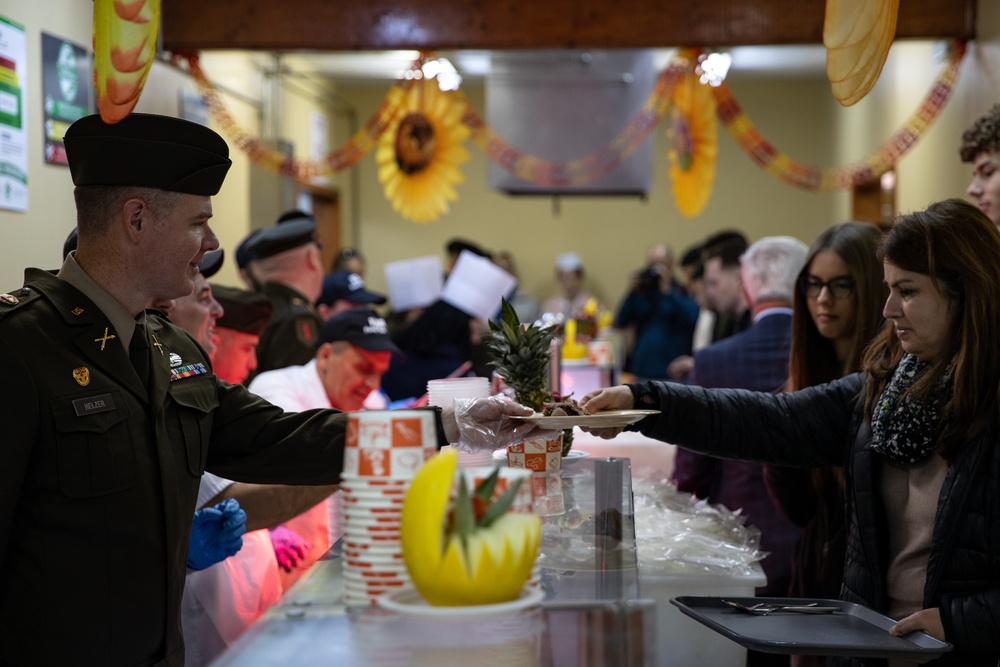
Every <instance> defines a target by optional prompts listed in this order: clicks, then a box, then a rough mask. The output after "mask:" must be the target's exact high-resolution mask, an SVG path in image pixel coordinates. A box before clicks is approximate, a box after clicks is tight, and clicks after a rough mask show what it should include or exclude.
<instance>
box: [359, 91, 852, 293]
mask: <svg viewBox="0 0 1000 667" xmlns="http://www.w3.org/2000/svg"><path fill="white" fill-rule="evenodd" d="M732 85H733V90H734V91H735V94H736V95H737V96H738V98H739V99H740V100H741V102H742V103H743V105H744V107H745V109H746V110H747V112H748V113H749V114H751V115H752V116H754V117H759V118H760V125H761V129H762V131H764V132H765V133H766V134H767V135H769V136H770V137H771V138H772V139H773V140H774V141H775V142H777V143H778V144H779V145H782V146H788V147H790V148H789V150H793V149H794V147H800V148H798V149H797V150H798V152H799V153H800V155H801V157H802V158H803V159H806V160H809V161H813V162H817V163H820V164H822V163H826V162H829V161H830V159H831V158H832V155H833V141H832V138H831V137H830V136H829V134H828V133H824V132H820V131H817V130H816V129H813V128H821V127H823V126H825V124H826V122H827V115H828V105H826V104H825V103H824V88H823V87H824V85H825V84H824V82H823V81H820V80H816V79H813V80H787V81H767V80H760V81H742V82H740V81H733V83H732ZM464 90H465V94H466V95H467V96H468V97H469V99H470V101H471V102H472V104H473V105H474V106H475V107H476V108H478V109H482V108H483V90H482V86H481V85H468V86H464ZM340 91H341V93H342V94H343V95H344V96H345V97H347V98H348V99H351V100H354V101H355V102H356V104H357V106H358V109H359V111H360V112H361V116H362V118H365V117H367V116H368V115H369V114H370V113H371V112H372V110H374V109H375V107H376V105H377V103H378V101H379V100H380V99H381V97H382V95H384V92H385V91H384V88H381V87H371V86H355V87H351V88H348V87H345V86H341V88H340ZM778 100H794V101H795V103H794V104H789V103H784V104H780V103H779V104H776V101H778ZM665 128H666V125H665V124H663V123H661V124H660V125H659V126H658V127H657V128H656V129H655V130H654V134H655V141H656V148H655V157H654V165H655V173H654V177H653V189H652V190H651V191H650V192H649V194H648V196H647V198H646V199H645V200H640V199H638V198H636V197H621V198H615V197H576V198H571V197H562V198H561V199H560V200H559V202H558V211H557V210H556V205H555V203H554V202H553V200H552V199H551V198H548V197H511V196H507V195H503V194H500V193H497V192H494V191H491V190H490V189H489V188H488V186H487V164H488V162H487V158H486V157H485V156H484V154H483V153H482V151H480V150H479V149H478V147H476V146H475V145H470V153H471V155H472V157H471V159H470V161H469V162H468V163H467V164H466V165H465V166H464V167H463V169H462V171H463V173H464V174H465V182H464V183H462V184H461V185H459V186H458V193H459V200H458V201H457V202H455V203H454V204H453V205H452V207H451V212H450V213H449V214H448V215H446V216H443V217H442V218H440V219H439V220H437V221H436V222H432V223H429V224H424V225H418V224H414V223H411V222H407V221H406V220H403V219H402V218H401V217H400V216H399V215H397V214H396V213H395V212H394V211H393V210H392V207H391V206H390V204H389V202H388V201H386V199H385V197H384V195H383V194H382V188H381V186H380V184H379V183H378V180H377V176H376V166H375V164H374V160H372V159H366V160H364V161H363V162H362V163H361V165H360V181H361V184H362V185H361V202H360V207H361V210H362V225H361V235H360V239H359V244H360V246H361V249H362V250H363V252H364V253H365V254H366V255H367V256H368V258H369V263H370V264H371V265H372V266H373V267H379V266H381V265H382V264H384V263H385V262H389V261H394V260H398V259H403V258H407V257H414V256H418V255H427V254H442V255H443V245H444V243H445V242H446V241H447V240H448V239H450V238H452V237H455V236H461V237H465V238H469V239H472V240H474V241H476V242H478V243H480V244H482V245H483V246H485V247H486V248H489V249H493V250H500V249H506V250H510V251H512V252H513V253H514V255H515V257H516V258H517V260H518V265H519V268H520V272H521V278H522V281H523V283H524V287H525V289H526V290H527V291H528V292H530V293H532V294H534V295H535V296H537V297H538V298H539V299H544V298H546V297H547V296H549V293H550V292H551V291H552V290H553V289H554V287H555V284H554V280H553V276H552V272H553V264H554V262H555V258H556V255H558V254H559V253H560V252H564V251H570V250H572V251H576V252H578V253H579V254H580V255H581V257H582V258H583V262H584V266H585V267H586V268H587V272H588V287H589V288H590V290H591V291H592V292H593V293H595V294H596V295H597V296H598V297H600V298H601V299H603V300H604V301H605V302H606V303H608V304H610V305H613V304H615V303H617V301H618V300H619V299H620V297H621V296H622V293H623V291H624V289H625V287H626V284H627V278H628V274H629V272H630V271H631V270H633V269H636V268H639V267H641V265H642V264H643V260H644V256H645V251H646V248H647V247H648V246H649V245H651V244H653V243H656V242H661V241H666V242H669V243H671V244H673V245H674V247H675V250H676V251H677V252H681V251H683V249H684V248H685V247H687V246H688V245H690V244H692V243H695V242H697V241H698V240H700V239H701V238H703V237H704V236H705V235H706V234H708V233H709V232H711V231H713V230H715V229H719V228H722V227H739V228H742V229H744V230H746V232H747V233H748V235H750V236H751V237H753V238H757V237H760V236H764V235H767V234H792V235H795V236H799V237H800V238H802V239H803V240H808V239H810V238H811V237H812V236H814V235H815V234H816V233H817V231H818V230H820V229H822V228H823V227H825V226H827V225H828V224H830V223H831V222H832V221H833V217H832V215H831V213H830V211H831V208H832V205H833V202H834V201H835V199H836V198H837V197H838V196H842V195H837V194H822V195H817V194H811V193H806V192H802V191H799V190H795V189H794V188H791V187H788V186H786V185H784V184H783V183H780V182H778V181H776V180H775V179H774V178H772V177H771V176H769V175H767V174H766V173H765V172H763V171H761V170H760V169H758V168H757V167H755V166H753V165H752V164H751V163H750V161H749V160H748V159H747V158H746V157H744V155H743V153H741V152H740V151H739V149H738V148H737V147H736V145H735V144H734V143H733V142H732V140H731V139H730V138H729V136H728V134H726V132H725V130H722V129H721V128H720V135H719V147H720V153H719V165H718V171H717V174H716V184H715V190H714V192H713V195H712V198H711V199H710V200H709V203H708V206H707V207H706V208H705V211H704V212H703V214H702V215H701V216H700V217H698V218H696V219H687V218H684V217H683V216H681V215H680V213H679V212H678V211H677V209H676V208H675V207H674V204H673V196H672V194H671V192H670V187H671V186H670V180H669V177H668V176H667V170H668V167H669V164H668V161H667V158H666V155H667V150H668V143H667V140H666V135H665V132H666V129H665ZM368 281H369V284H370V285H371V286H372V287H373V288H375V289H378V288H381V287H383V286H384V280H383V278H382V276H381V275H380V272H379V271H370V275H369V277H368Z"/></svg>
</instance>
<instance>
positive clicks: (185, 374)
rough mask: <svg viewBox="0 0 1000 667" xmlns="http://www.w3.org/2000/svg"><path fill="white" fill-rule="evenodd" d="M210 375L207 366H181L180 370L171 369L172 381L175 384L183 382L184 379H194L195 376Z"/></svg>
mask: <svg viewBox="0 0 1000 667" xmlns="http://www.w3.org/2000/svg"><path fill="white" fill-rule="evenodd" d="M207 373H208V368H206V367H205V364H188V365H187V366H181V367H180V368H171V369H170V381H171V382H175V381H177V380H183V379H184V378H189V377H194V376H195V375H205V374H207Z"/></svg>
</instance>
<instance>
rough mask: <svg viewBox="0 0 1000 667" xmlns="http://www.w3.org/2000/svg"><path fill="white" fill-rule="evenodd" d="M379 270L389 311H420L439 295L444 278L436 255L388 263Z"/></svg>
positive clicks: (439, 260)
mask: <svg viewBox="0 0 1000 667" xmlns="http://www.w3.org/2000/svg"><path fill="white" fill-rule="evenodd" d="M382 270H383V272H384V273H385V282H386V285H387V289H388V290H389V299H390V303H391V307H392V310H393V312H397V313H398V312H400V311H403V310H410V309H411V308H421V307H423V306H426V305H428V304H431V303H434V302H435V301H437V299H438V297H439V296H441V287H442V284H443V283H444V278H442V276H441V271H442V269H441V258H440V257H438V256H437V255H430V256H427V257H414V258H413V259H404V260H400V261H398V262H389V263H387V264H385V265H384V266H383V268H382Z"/></svg>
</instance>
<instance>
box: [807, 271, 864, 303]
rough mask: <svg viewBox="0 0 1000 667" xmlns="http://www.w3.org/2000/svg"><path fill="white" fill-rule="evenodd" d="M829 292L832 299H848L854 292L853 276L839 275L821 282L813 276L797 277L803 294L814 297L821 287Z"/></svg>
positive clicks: (821, 289) (820, 290) (817, 294)
mask: <svg viewBox="0 0 1000 667" xmlns="http://www.w3.org/2000/svg"><path fill="white" fill-rule="evenodd" d="M824 287H825V288H826V289H827V290H828V291H829V292H830V296H832V297H833V298H834V299H848V298H850V297H851V295H852V294H854V278H851V277H850V276H841V277H839V278H832V279H831V280H827V281H826V282H823V281H822V280H820V279H819V278H816V277H815V276H802V277H801V278H799V291H800V292H802V295H803V296H806V297H808V298H810V299H815V298H817V297H818V296H819V294H820V292H822V291H823V288H824Z"/></svg>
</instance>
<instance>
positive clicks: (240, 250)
mask: <svg viewBox="0 0 1000 667" xmlns="http://www.w3.org/2000/svg"><path fill="white" fill-rule="evenodd" d="M260 231H261V230H259V229H255V230H253V231H252V232H250V234H249V235H248V236H247V237H246V238H245V239H243V240H242V241H240V244H239V245H238V246H236V266H237V267H239V268H241V269H245V268H247V265H248V264H249V263H250V260H251V259H252V257H250V253H249V252H247V247H248V246H249V245H250V243H251V242H252V241H253V238H254V237H255V236H256V235H257V234H260Z"/></svg>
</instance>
